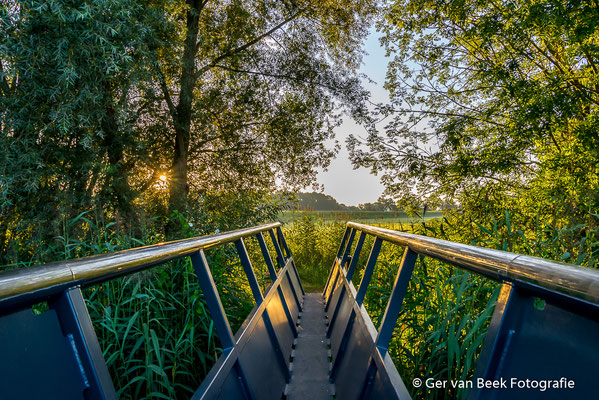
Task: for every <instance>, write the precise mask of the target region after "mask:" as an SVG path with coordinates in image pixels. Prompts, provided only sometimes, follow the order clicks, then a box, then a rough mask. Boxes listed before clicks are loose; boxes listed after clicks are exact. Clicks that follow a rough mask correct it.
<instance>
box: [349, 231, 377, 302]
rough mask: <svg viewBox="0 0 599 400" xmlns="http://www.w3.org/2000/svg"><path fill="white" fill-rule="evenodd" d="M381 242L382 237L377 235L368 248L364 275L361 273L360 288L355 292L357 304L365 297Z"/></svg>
mask: <svg viewBox="0 0 599 400" xmlns="http://www.w3.org/2000/svg"><path fill="white" fill-rule="evenodd" d="M382 244H383V239H381V238H378V237H377V238H376V239H375V240H374V244H373V245H372V250H370V256H368V262H367V263H366V267H365V268H364V275H362V281H361V282H360V288H359V289H358V294H356V303H358V306H361V305H362V303H363V302H364V297H366V290H368V284H369V283H370V278H372V273H373V272H374V265H375V264H376V259H377V258H378V256H379V252H380V251H381V245H382Z"/></svg>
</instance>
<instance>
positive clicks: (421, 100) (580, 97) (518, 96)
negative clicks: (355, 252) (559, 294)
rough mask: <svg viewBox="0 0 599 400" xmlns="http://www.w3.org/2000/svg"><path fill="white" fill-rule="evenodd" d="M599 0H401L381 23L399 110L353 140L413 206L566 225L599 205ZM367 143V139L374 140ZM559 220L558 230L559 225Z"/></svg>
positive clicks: (356, 151) (390, 189)
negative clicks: (379, 128)
mask: <svg viewBox="0 0 599 400" xmlns="http://www.w3.org/2000/svg"><path fill="white" fill-rule="evenodd" d="M597 10H598V9H597V7H596V4H594V3H593V2H584V1H576V0H575V1H532V2H531V1H518V0H516V1H497V2H491V3H488V2H470V3H466V2H463V1H446V2H435V1H407V2H399V1H393V2H390V3H389V4H388V7H387V8H386V9H385V11H384V18H383V20H382V21H380V23H379V25H378V27H379V29H380V30H381V31H382V32H383V34H384V36H383V38H382V40H381V41H382V43H383V44H384V45H385V46H386V49H387V52H388V54H389V55H391V56H393V59H392V61H391V62H390V64H389V68H388V74H387V82H386V88H387V89H388V90H389V91H390V96H391V104H390V105H388V106H384V107H380V108H379V112H381V113H382V114H384V115H392V117H393V118H392V120H391V122H389V123H388V124H387V126H386V127H385V130H384V134H383V133H378V132H376V131H371V133H370V135H369V136H368V138H367V139H366V140H365V141H361V140H359V139H358V138H356V137H352V138H351V139H350V141H349V145H350V149H351V153H352V158H353V162H354V165H356V166H366V167H370V168H371V169H372V170H373V171H374V172H375V173H382V180H383V182H384V184H385V185H386V188H387V194H389V195H392V196H395V197H396V198H398V199H400V200H402V201H403V202H404V203H408V204H410V203H417V204H419V207H422V203H425V202H426V203H429V204H435V203H436V204H439V203H442V202H445V201H448V200H454V201H458V202H460V203H461V205H462V207H463V209H468V210H470V211H471V212H476V213H477V214H476V217H480V218H483V217H484V216H485V215H487V214H488V213H497V212H500V211H501V210H502V209H504V208H508V209H511V208H515V203H516V202H517V203H518V207H522V208H524V207H528V208H531V209H532V210H530V211H531V215H535V214H537V213H540V214H541V215H542V216H543V219H544V220H546V219H548V218H553V220H554V221H553V223H554V224H557V225H560V224H561V223H562V222H564V221H566V222H569V223H572V224H574V225H576V224H578V223H583V222H586V223H589V222H591V221H592V218H591V217H590V214H589V210H590V211H591V212H594V211H593V210H597V206H599V201H598V199H599V198H598V197H597V193H599V191H598V184H599V180H598V176H599V170H598V169H597V168H598V165H599V162H598V161H599V159H598V155H599V153H598V149H599V141H598V139H597V138H598V136H597V134H596V132H597V129H598V125H597V120H598V119H597V112H598V110H599V108H598V105H599V96H598V94H599V92H598V91H597V85H598V82H599V81H598V79H599V74H598V70H597V65H598V64H597V63H598V61H599V47H598V43H599V42H598V40H599V36H598V32H599V30H598V25H597V24H598V23H599V15H598V14H597V13H598V11H597ZM363 145H366V147H364V146H363ZM557 225H556V226H557Z"/></svg>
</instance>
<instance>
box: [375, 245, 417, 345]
mask: <svg viewBox="0 0 599 400" xmlns="http://www.w3.org/2000/svg"><path fill="white" fill-rule="evenodd" d="M417 258H418V254H416V253H415V252H414V251H412V250H411V249H410V248H409V247H406V249H405V251H404V254H403V258H402V260H401V264H400V266H399V270H398V271H397V276H396V277H395V283H394V284H393V292H391V297H390V298H389V302H388V303H387V308H386V309H385V314H384V316H383V322H382V323H381V327H380V329H379V333H378V335H377V338H376V347H378V349H379V351H380V352H381V355H385V353H386V352H387V349H388V348H389V342H390V341H391V337H392V336H393V330H394V329H395V323H396V322H397V317H398V316H399V312H400V310H401V304H402V303H403V299H404V296H405V295H406V291H407V290H408V284H409V283H410V278H411V277H412V272H413V271H414V265H416V259H417Z"/></svg>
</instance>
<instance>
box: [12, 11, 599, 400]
mask: <svg viewBox="0 0 599 400" xmlns="http://www.w3.org/2000/svg"><path fill="white" fill-rule="evenodd" d="M598 13H599V7H598V6H597V4H596V2H595V1H588V2H584V1H576V0H567V1H557V0H547V1H540V0H533V1H522V0H509V1H507V0H505V1H504V0H500V1H494V2H470V3H467V2H464V1H457V0H450V1H445V2H432V1H420V0H406V1H397V0H391V1H388V2H378V1H375V0H336V1H332V0H323V1H316V2H315V1H307V0H294V1H272V0H251V1H240V0H230V1H217V0H152V1H140V0H100V1H88V0H86V1H74V0H50V1H46V0H2V1H0V269H12V268H27V267H29V266H31V265H34V264H40V263H46V262H50V261H55V260H60V259H68V258H74V257H82V256H87V255H92V254H99V253H106V252H112V251H117V250H121V249H126V248H130V247H136V246H140V245H144V244H153V243H157V242H161V241H165V240H169V239H173V238H184V237H190V236H197V235H203V234H210V233H214V232H215V231H218V230H220V231H224V230H229V229H234V228H239V227H243V226H250V225H255V224H258V223H261V222H265V221H272V220H275V219H277V218H280V219H282V220H283V221H284V222H286V223H287V224H286V226H285V228H284V229H285V234H286V236H287V240H288V242H289V245H290V247H291V250H292V251H293V252H294V253H295V257H296V262H297V265H298V267H299V273H300V275H301V277H302V280H303V282H304V283H305V286H306V287H307V288H308V289H309V290H319V289H320V288H321V287H322V285H323V284H324V282H325V280H326V278H327V275H328V273H329V269H330V266H331V265H332V262H333V258H334V255H335V253H336V251H337V246H338V244H339V240H340V238H341V236H342V233H343V230H344V229H345V228H344V222H345V220H347V219H352V220H359V221H362V222H368V223H374V224H379V225H383V226H386V227H390V228H392V229H400V230H407V231H410V232H415V233H418V234H423V235H431V236H435V237H440V238H444V239H448V240H452V241H457V242H462V243H471V244H476V245H481V246H487V247H492V248H498V249H502V250H508V251H513V252H518V253H523V254H531V255H536V256H540V257H544V258H550V259H555V260H561V261H566V262H570V263H574V264H578V265H581V266H587V267H596V266H597V260H598V259H599V152H598V150H599V139H598V138H599V136H598V135H597V131H598V130H599V124H598V121H599V119H598V115H599V114H598V110H599V108H598V106H599V80H598V79H599V70H598V68H599V67H598V66H599V15H598ZM375 19H376V21H377V22H376V23H377V25H376V26H377V28H378V30H379V31H380V32H381V33H382V34H383V37H382V40H381V41H382V45H384V46H385V48H386V49H387V52H388V54H389V55H390V56H392V60H391V62H390V64H389V68H388V73H387V78H386V85H385V87H386V88H387V90H388V91H389V93H390V99H391V101H390V104H380V105H377V106H376V107H375V108H373V107H371V104H370V103H369V98H368V96H369V95H368V93H367V92H366V91H365V90H364V89H363V87H362V84H361V78H360V76H359V75H357V70H358V68H359V66H360V63H361V56H362V53H363V51H362V50H361V48H360V44H361V42H362V39H363V38H364V37H365V36H366V35H367V33H368V31H369V28H370V26H371V24H372V23H373V22H374V21H375ZM344 116H349V117H351V118H353V119H354V120H355V121H356V122H357V123H359V124H361V125H363V126H364V127H365V128H366V129H367V136H366V137H364V138H361V137H358V136H351V137H350V138H349V139H348V143H347V145H348V149H349V151H350V158H351V160H352V162H353V164H354V166H355V167H367V168H370V170H371V172H372V173H373V174H380V175H381V180H382V182H383V184H384V185H385V187H386V191H385V196H384V197H383V198H381V199H379V200H378V201H377V202H375V203H367V204H361V205H359V206H356V207H353V206H346V205H343V204H339V203H338V202H337V201H336V200H335V199H333V198H332V197H330V196H326V195H323V194H319V193H303V194H299V195H297V196H295V197H296V198H295V200H297V203H293V200H294V199H293V197H294V196H292V195H290V194H291V193H298V191H299V190H302V189H304V188H305V187H307V186H309V185H310V184H312V183H314V182H315V177H316V173H317V171H318V168H325V167H326V166H327V165H328V164H329V162H330V160H331V158H332V157H333V156H334V155H335V154H336V152H337V151H338V149H339V145H338V144H337V143H336V142H335V141H334V140H333V139H334V128H335V127H337V126H338V125H339V124H340V123H341V120H342V118H343V117H344ZM381 121H386V122H385V123H386V125H385V126H383V127H382V124H381ZM275 187H276V188H277V189H276V190H273V188H275ZM290 204H294V205H293V206H290ZM440 209H442V210H444V211H443V213H441V212H436V211H431V210H440ZM306 210H308V211H306ZM408 216H409V217H408ZM325 221H326V222H325ZM246 245H247V247H248V250H249V252H250V256H251V257H252V259H253V261H254V265H255V267H256V270H257V275H258V279H259V281H260V283H261V285H263V287H267V285H268V284H269V282H270V280H269V276H268V274H267V273H266V271H265V266H264V265H263V264H262V263H260V262H258V260H259V259H260V256H259V255H260V252H259V249H258V248H257V245H256V243H253V242H251V241H248V242H247V243H246ZM370 245H371V243H368V242H367V243H366V245H365V249H368V247H369V246H370ZM271 253H272V254H274V252H271ZM367 255H368V251H366V250H364V251H363V252H362V255H361V256H360V257H361V260H360V265H362V266H363V265H364V264H365V258H366V257H367ZM401 255H402V250H401V249H399V248H398V247H396V246H387V245H385V246H383V250H382V252H381V255H380V257H379V263H378V265H377V268H376V271H375V274H374V277H373V281H372V284H371V289H370V290H369V292H368V293H367V297H366V302H365V305H366V308H367V309H368V312H369V314H370V315H371V317H372V319H373V321H375V323H376V322H377V321H378V320H379V317H380V316H381V314H382V312H383V310H384V307H385V305H386V301H387V299H388V296H389V293H390V289H391V285H392V282H393V277H394V276H395V274H396V271H397V263H398V261H399V260H400V258H401ZM208 258H209V262H210V265H211V267H212V273H213V276H214V278H215V281H216V282H217V284H218V287H219V290H220V291H221V293H220V294H221V296H222V299H223V303H224V306H225V309H226V311H227V313H228V316H229V319H230V321H231V324H232V326H233V327H234V329H236V328H237V327H239V326H240V325H241V323H242V321H243V319H244V318H245V316H246V315H247V313H248V311H249V310H250V309H251V308H252V307H253V300H252V297H251V293H250V291H249V289H248V287H247V282H245V278H243V277H244V274H243V273H241V272H240V269H239V268H240V266H239V265H238V263H237V261H236V257H234V249H232V248H230V247H228V246H225V247H223V248H221V249H218V250H214V251H211V252H209V254H208ZM360 278H361V271H358V272H357V273H356V274H355V275H354V280H355V283H356V284H358V283H359V280H360ZM85 297H86V301H87V304H88V308H89V310H90V315H91V317H92V319H93V321H94V322H95V326H96V327H97V329H98V330H97V334H98V337H99V340H100V343H101V345H102V348H103V350H104V356H105V358H106V360H107V363H108V367H109V369H110V372H111V375H112V377H113V379H115V383H116V385H117V389H118V394H119V396H120V398H123V399H140V398H167V399H170V398H180V397H182V398H188V397H189V394H190V393H192V392H193V391H194V390H195V388H196V387H197V386H198V384H199V382H200V381H201V380H202V378H203V377H204V376H205V374H206V373H207V371H208V370H209V369H210V366H211V365H212V364H213V363H214V361H215V360H216V358H217V357H218V355H219V352H220V349H219V346H220V345H219V342H218V338H216V337H215V335H214V329H213V326H212V322H211V320H210V317H209V315H208V313H207V311H206V306H205V302H204V299H203V295H202V293H201V290H200V288H199V286H198V284H197V282H196V279H195V275H194V273H193V270H192V268H191V267H190V265H189V263H188V262H186V261H185V262H184V261H180V262H173V263H169V264H167V265H164V266H161V267H158V268H156V269H153V270H152V271H151V272H144V273H138V274H135V275H133V276H131V277H128V278H125V279H118V280H114V281H111V282H108V283H106V284H103V285H100V286H97V287H94V288H91V289H89V290H86V292H85ZM496 297H497V285H496V284H494V283H493V282H489V281H486V280H483V279H481V278H477V277H474V276H472V275H470V274H468V273H465V272H461V271H456V270H455V269H454V268H453V267H449V266H447V265H443V264H441V263H439V262H437V261H434V260H429V259H425V258H419V260H418V263H417V268H416V270H415V273H414V278H413V279H412V281H411V282H410V288H409V291H408V295H407V297H406V299H405V304H404V305H405V307H404V309H403V311H402V314H401V315H400V319H399V321H398V325H397V330H396V335H395V337H394V339H393V341H392V346H391V348H390V354H391V355H392V357H393V358H394V360H395V361H396V364H397V365H398V368H399V370H400V372H401V374H402V376H403V377H404V380H406V381H409V380H411V378H412V377H424V376H426V377H439V378H443V379H447V380H450V379H463V378H465V377H466V378H468V377H471V376H472V367H473V365H474V363H475V360H476V357H477V355H478V352H479V351H480V346H481V343H482V340H483V339H484V335H485V333H486V329H487V326H488V323H489V318H490V315H491V313H492V311H493V307H494V302H495V299H496ZM36 307H37V308H36V310H43V305H42V306H36ZM410 389H411V390H412V391H413V392H412V394H413V395H414V396H415V397H416V398H445V397H448V398H455V397H458V398H460V397H463V396H464V395H465V393H463V392H460V391H453V390H452V389H451V388H447V389H446V390H444V391H437V390H427V389H426V388H421V389H419V390H416V389H415V388H411V387H410Z"/></svg>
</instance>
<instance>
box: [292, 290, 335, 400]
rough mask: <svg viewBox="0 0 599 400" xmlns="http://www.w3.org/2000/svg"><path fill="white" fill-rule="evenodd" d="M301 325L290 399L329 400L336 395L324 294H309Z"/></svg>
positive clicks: (305, 300) (293, 354) (295, 349)
mask: <svg viewBox="0 0 599 400" xmlns="http://www.w3.org/2000/svg"><path fill="white" fill-rule="evenodd" d="M298 325H299V326H298V336H297V339H296V342H295V348H294V350H293V353H292V357H293V363H292V368H291V369H292V371H291V382H290V383H289V384H288V385H287V388H286V390H285V394H286V398H287V399H288V400H296V399H297V400H300V399H310V400H328V399H330V398H331V397H332V395H333V388H332V386H333V385H331V383H329V370H330V357H329V346H328V341H327V337H326V327H327V325H326V318H325V313H324V298H323V297H322V294H321V293H306V295H305V297H304V304H303V308H302V313H301V316H300V319H299V323H298Z"/></svg>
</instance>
